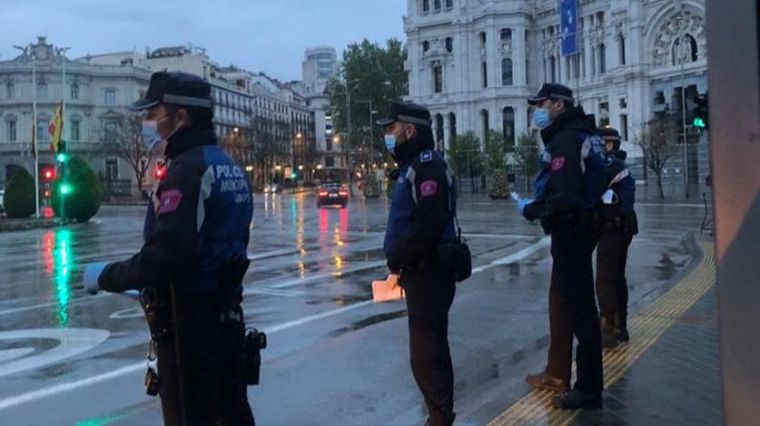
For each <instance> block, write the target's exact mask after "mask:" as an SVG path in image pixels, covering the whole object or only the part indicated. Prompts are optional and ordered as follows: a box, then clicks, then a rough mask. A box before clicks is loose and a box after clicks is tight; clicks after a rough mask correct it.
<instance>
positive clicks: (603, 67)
mask: <svg viewBox="0 0 760 426" xmlns="http://www.w3.org/2000/svg"><path fill="white" fill-rule="evenodd" d="M605 72H607V46H606V45H605V44H604V43H602V44H600V45H599V74H604V73H605Z"/></svg>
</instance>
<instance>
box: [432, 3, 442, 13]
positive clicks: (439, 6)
mask: <svg viewBox="0 0 760 426" xmlns="http://www.w3.org/2000/svg"><path fill="white" fill-rule="evenodd" d="M433 7H434V8H435V10H436V12H437V11H439V10H441V0H433Z"/></svg>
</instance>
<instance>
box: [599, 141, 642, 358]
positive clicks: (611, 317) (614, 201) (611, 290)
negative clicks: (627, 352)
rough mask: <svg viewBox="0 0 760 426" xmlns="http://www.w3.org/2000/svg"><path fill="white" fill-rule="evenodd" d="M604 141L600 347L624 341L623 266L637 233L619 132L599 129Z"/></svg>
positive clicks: (632, 186)
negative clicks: (604, 188) (605, 184)
mask: <svg viewBox="0 0 760 426" xmlns="http://www.w3.org/2000/svg"><path fill="white" fill-rule="evenodd" d="M599 135H600V136H601V137H602V139H603V140H604V144H605V163H606V165H605V182H606V183H607V190H606V192H605V194H604V196H602V200H600V202H599V204H598V211H599V214H598V217H599V219H600V221H601V223H600V228H601V231H602V234H601V236H600V238H599V244H598V245H597V249H596V296H597V298H598V301H599V313H600V316H601V328H602V346H603V347H605V348H614V347H616V346H617V345H618V344H620V343H623V342H627V341H628V339H629V336H628V326H627V318H628V282H627V281H626V278H625V265H626V261H627V259H628V247H629V246H630V245H631V240H632V239H633V236H634V235H636V234H637V233H638V221H637V219H636V212H635V211H634V208H633V207H634V202H635V198H636V181H634V179H633V177H632V176H631V173H630V171H629V170H628V166H627V165H626V164H625V158H626V152H625V151H623V150H621V149H620V134H619V133H618V131H617V130H615V129H612V128H605V129H599Z"/></svg>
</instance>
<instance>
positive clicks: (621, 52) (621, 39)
mask: <svg viewBox="0 0 760 426" xmlns="http://www.w3.org/2000/svg"><path fill="white" fill-rule="evenodd" d="M617 40H618V62H619V63H620V65H625V36H624V35H623V33H620V34H618V37H617Z"/></svg>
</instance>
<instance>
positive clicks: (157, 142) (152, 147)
mask: <svg viewBox="0 0 760 426" xmlns="http://www.w3.org/2000/svg"><path fill="white" fill-rule="evenodd" d="M168 118H169V117H163V118H160V119H158V120H143V122H142V129H141V132H140V133H141V134H142V139H143V144H145V148H146V149H147V150H148V151H149V152H151V153H153V154H161V153H162V152H163V150H164V148H165V147H166V144H167V142H168V140H169V138H171V137H172V135H174V134H175V133H177V131H178V130H179V129H180V128H179V127H178V128H176V129H174V130H172V131H171V133H169V135H168V136H166V138H162V137H161V133H160V132H159V131H158V123H160V122H161V121H164V120H166V119H168Z"/></svg>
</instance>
